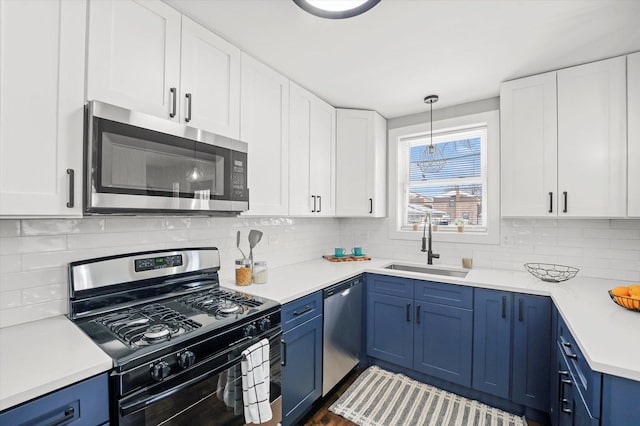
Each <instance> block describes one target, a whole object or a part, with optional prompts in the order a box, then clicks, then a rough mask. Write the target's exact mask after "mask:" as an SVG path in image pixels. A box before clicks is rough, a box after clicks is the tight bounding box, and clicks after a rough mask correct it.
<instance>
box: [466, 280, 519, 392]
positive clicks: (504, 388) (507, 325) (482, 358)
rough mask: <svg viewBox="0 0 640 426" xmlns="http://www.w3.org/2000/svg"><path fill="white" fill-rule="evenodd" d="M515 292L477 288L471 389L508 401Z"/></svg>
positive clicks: (474, 310) (474, 311)
mask: <svg viewBox="0 0 640 426" xmlns="http://www.w3.org/2000/svg"><path fill="white" fill-rule="evenodd" d="M512 300H513V297H512V293H510V292H507V291H497V290H487V289H480V288H477V289H475V300H474V305H473V379H472V382H471V383H472V384H471V386H472V387H473V388H474V389H477V390H479V391H482V392H486V393H489V394H491V395H496V396H499V397H502V398H504V399H509V383H510V380H509V379H510V372H511V362H510V358H511V317H512Z"/></svg>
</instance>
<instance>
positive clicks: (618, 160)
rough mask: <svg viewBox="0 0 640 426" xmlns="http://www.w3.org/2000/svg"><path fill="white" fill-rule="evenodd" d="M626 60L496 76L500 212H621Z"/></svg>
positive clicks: (620, 214)
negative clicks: (499, 79) (503, 79)
mask: <svg viewBox="0 0 640 426" xmlns="http://www.w3.org/2000/svg"><path fill="white" fill-rule="evenodd" d="M625 62H626V58H625V57H619V58H613V59H608V60H604V61H599V62H593V63H590V64H586V65H580V66H576V67H572V68H567V69H563V70H560V71H557V72H551V73H546V74H542V75H537V76H533V77H527V78H523V79H518V80H514V81H510V82H506V83H503V85H502V86H501V90H500V97H501V100H500V109H501V115H502V119H501V123H502V125H501V129H502V148H501V154H502V155H501V156H502V159H501V165H502V216H512V217H519V216H521V217H544V216H557V217H624V216H625V215H626V198H627V196H626V194H627V190H626V169H627V159H626V146H627V138H626V128H627V127H626V126H627V123H626V96H627V92H626V78H625V73H626V68H625ZM556 116H557V121H556ZM556 170H557V172H556Z"/></svg>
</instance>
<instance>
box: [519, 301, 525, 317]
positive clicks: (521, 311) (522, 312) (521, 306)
mask: <svg viewBox="0 0 640 426" xmlns="http://www.w3.org/2000/svg"><path fill="white" fill-rule="evenodd" d="M518 321H520V322H522V321H524V300H523V299H522V298H520V299H518Z"/></svg>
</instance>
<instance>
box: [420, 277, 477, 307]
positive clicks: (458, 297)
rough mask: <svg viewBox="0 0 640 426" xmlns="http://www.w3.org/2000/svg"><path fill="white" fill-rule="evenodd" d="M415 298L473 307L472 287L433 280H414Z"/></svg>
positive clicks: (448, 304)
mask: <svg viewBox="0 0 640 426" xmlns="http://www.w3.org/2000/svg"><path fill="white" fill-rule="evenodd" d="M415 299H416V300H421V301H423V302H431V303H437V304H440V305H447V306H455V307H456V308H464V309H472V308H473V287H467V286H462V285H456V284H445V283H438V282H434V281H416V285H415Z"/></svg>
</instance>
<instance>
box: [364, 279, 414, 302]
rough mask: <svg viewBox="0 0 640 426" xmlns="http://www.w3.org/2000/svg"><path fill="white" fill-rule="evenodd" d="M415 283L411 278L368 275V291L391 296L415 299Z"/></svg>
mask: <svg viewBox="0 0 640 426" xmlns="http://www.w3.org/2000/svg"><path fill="white" fill-rule="evenodd" d="M413 283H414V281H413V280H412V279H409V278H398V277H392V276H389V275H374V274H368V275H367V291H373V292H374V293H380V294H386V295H389V296H396V297H406V298H409V299H413Z"/></svg>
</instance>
